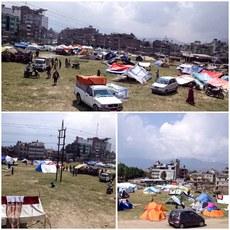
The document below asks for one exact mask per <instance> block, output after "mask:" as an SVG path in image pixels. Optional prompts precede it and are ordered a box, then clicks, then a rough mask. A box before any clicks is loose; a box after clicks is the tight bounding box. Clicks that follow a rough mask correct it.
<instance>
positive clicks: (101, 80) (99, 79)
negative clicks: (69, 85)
mask: <svg viewBox="0 0 230 230" xmlns="http://www.w3.org/2000/svg"><path fill="white" fill-rule="evenodd" d="M76 81H77V82H78V83H80V84H83V85H106V83H107V80H106V78H105V77H104V76H96V75H92V76H83V75H77V76H76Z"/></svg>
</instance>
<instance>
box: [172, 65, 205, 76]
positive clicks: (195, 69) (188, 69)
mask: <svg viewBox="0 0 230 230" xmlns="http://www.w3.org/2000/svg"><path fill="white" fill-rule="evenodd" d="M176 69H178V70H180V71H181V72H182V73H183V74H192V73H199V72H200V71H202V69H203V68H202V67H200V66H198V65H192V64H181V65H179V66H178V67H177V68H176Z"/></svg>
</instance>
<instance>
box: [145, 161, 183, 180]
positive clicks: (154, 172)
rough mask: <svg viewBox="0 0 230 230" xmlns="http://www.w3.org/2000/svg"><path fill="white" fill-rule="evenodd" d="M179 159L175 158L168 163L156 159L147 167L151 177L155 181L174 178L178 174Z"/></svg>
mask: <svg viewBox="0 0 230 230" xmlns="http://www.w3.org/2000/svg"><path fill="white" fill-rule="evenodd" d="M179 169H180V161H179V160H175V161H172V162H170V163H168V164H163V163H161V162H160V161H157V162H156V163H155V164H153V166H152V167H150V168H149V173H150V177H151V179H153V180H154V181H155V182H166V181H173V180H176V178H178V176H179Z"/></svg>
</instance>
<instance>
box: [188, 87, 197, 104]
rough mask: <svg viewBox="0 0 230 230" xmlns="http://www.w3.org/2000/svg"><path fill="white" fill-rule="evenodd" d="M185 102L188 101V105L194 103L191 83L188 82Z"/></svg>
mask: <svg viewBox="0 0 230 230" xmlns="http://www.w3.org/2000/svg"><path fill="white" fill-rule="evenodd" d="M186 102H187V103H189V104H190V105H195V100H194V91H193V84H190V86H189V90H188V97H187V99H186Z"/></svg>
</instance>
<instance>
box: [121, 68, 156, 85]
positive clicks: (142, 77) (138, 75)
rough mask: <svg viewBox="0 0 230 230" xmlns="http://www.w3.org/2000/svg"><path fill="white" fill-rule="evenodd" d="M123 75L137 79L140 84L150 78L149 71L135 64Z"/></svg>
mask: <svg viewBox="0 0 230 230" xmlns="http://www.w3.org/2000/svg"><path fill="white" fill-rule="evenodd" d="M125 75H127V76H128V77H130V78H133V79H135V80H137V81H138V82H139V83H141V84H145V83H146V82H147V81H148V80H149V79H151V78H152V76H151V74H150V72H148V71H147V70H145V69H144V68H143V67H140V66H138V65H135V66H134V67H132V68H130V69H128V70H127V72H126V73H125Z"/></svg>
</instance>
